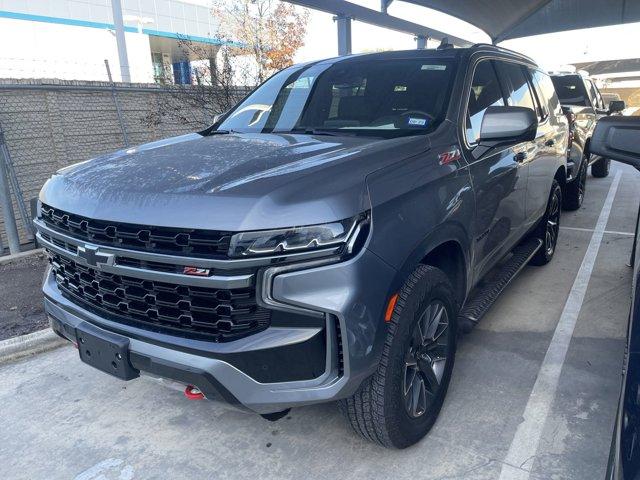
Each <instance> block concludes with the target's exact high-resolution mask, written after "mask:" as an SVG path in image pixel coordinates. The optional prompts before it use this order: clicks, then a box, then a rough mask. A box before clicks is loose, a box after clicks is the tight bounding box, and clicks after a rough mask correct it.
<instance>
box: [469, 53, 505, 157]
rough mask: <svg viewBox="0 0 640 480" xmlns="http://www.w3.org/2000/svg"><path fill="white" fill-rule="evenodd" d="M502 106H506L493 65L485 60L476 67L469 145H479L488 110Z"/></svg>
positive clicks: (471, 100) (472, 87)
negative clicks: (483, 121)
mask: <svg viewBox="0 0 640 480" xmlns="http://www.w3.org/2000/svg"><path fill="white" fill-rule="evenodd" d="M501 105H504V99H503V98H502V90H501V89H500V84H499V83H498V78H497V77H496V72H495V70H494V68H493V64H492V62H491V61H490V60H483V61H481V62H480V63H478V65H477V66H476V69H475V72H474V73H473V80H472V81H471V91H470V92H469V103H468V105H467V117H466V134H467V142H468V143H469V145H473V144H475V143H478V139H479V138H480V126H481V125H482V118H483V117H484V112H485V111H486V110H487V108H489V107H496V106H501Z"/></svg>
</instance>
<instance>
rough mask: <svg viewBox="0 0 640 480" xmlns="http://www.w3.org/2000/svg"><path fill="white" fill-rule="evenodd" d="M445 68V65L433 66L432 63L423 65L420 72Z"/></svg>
mask: <svg viewBox="0 0 640 480" xmlns="http://www.w3.org/2000/svg"><path fill="white" fill-rule="evenodd" d="M446 69H447V66H446V65H434V64H432V63H427V64H425V65H422V67H421V68H420V70H446Z"/></svg>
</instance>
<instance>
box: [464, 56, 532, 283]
mask: <svg viewBox="0 0 640 480" xmlns="http://www.w3.org/2000/svg"><path fill="white" fill-rule="evenodd" d="M472 71H473V74H472V79H471V82H470V85H469V86H468V87H467V88H468V90H467V95H468V97H467V103H466V108H465V111H464V112H465V113H464V126H465V132H464V141H463V142H462V143H463V145H464V146H465V148H464V151H465V156H466V159H467V162H468V163H469V171H470V174H471V179H472V182H473V188H474V192H475V197H476V218H475V222H474V226H473V229H474V231H473V234H474V249H473V251H474V259H475V262H474V263H475V269H474V273H475V277H476V279H477V278H480V277H482V276H483V275H484V274H485V273H486V272H487V271H488V270H489V269H490V268H491V267H492V266H493V265H494V264H495V262H496V261H497V260H500V258H502V256H503V255H504V254H505V253H507V252H508V251H509V250H510V249H511V248H512V247H513V245H514V244H515V243H516V242H517V240H519V239H520V237H521V236H522V232H523V225H524V204H525V191H526V185H527V169H526V167H525V166H524V164H523V163H522V162H520V161H519V160H518V158H517V157H516V151H520V149H521V148H522V145H517V146H516V147H515V148H512V147H508V148H496V149H494V150H492V151H489V152H488V153H486V154H485V155H483V156H481V157H479V158H476V157H475V156H474V148H475V147H476V146H477V145H478V140H479V137H480V126H481V125H482V119H483V117H484V113H485V111H486V110H487V108H488V107H490V106H500V105H505V98H504V93H503V90H502V88H501V86H500V82H499V81H498V76H497V74H496V70H495V67H494V61H493V60H490V59H483V60H480V61H479V62H478V63H476V64H475V65H474V67H472Z"/></svg>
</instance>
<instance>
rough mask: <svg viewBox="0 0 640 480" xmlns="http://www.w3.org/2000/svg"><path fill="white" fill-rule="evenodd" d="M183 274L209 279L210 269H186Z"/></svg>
mask: <svg viewBox="0 0 640 480" xmlns="http://www.w3.org/2000/svg"><path fill="white" fill-rule="evenodd" d="M182 273H183V274H185V275H193V276H195V277H208V276H209V269H208V268H198V267H184V269H183V271H182Z"/></svg>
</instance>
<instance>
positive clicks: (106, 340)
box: [76, 322, 140, 380]
mask: <svg viewBox="0 0 640 480" xmlns="http://www.w3.org/2000/svg"><path fill="white" fill-rule="evenodd" d="M76 340H77V342H78V351H79V352H80V360H82V361H83V362H84V363H86V364H88V365H91V366H92V367H94V368H97V369H98V370H101V371H103V372H105V373H108V374H110V375H113V376H114V377H118V378H119V379H121V380H132V379H134V378H137V377H139V376H140V370H137V369H135V368H133V366H132V365H131V362H130V360H129V339H128V338H126V337H123V336H122V335H118V334H116V333H112V332H107V331H105V330H102V329H99V328H97V327H95V326H93V325H91V324H90V323H87V322H82V323H80V324H79V325H78V326H77V327H76Z"/></svg>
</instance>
